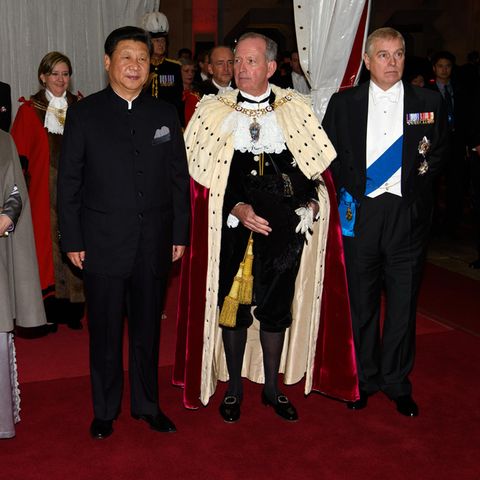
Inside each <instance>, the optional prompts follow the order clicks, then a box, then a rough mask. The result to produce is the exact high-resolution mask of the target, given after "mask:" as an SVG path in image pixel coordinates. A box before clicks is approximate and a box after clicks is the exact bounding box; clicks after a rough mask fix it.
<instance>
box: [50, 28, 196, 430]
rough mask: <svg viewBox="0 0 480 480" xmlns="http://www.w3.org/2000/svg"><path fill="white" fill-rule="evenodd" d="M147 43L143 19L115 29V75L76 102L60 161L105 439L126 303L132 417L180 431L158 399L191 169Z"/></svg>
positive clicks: (63, 207) (64, 220)
mask: <svg viewBox="0 0 480 480" xmlns="http://www.w3.org/2000/svg"><path fill="white" fill-rule="evenodd" d="M151 49H152V46H151V41H150V36H149V35H148V33H147V32H146V31H144V30H142V29H140V28H137V27H123V28H119V29H117V30H115V31H113V32H112V33H111V34H110V35H109V36H108V38H107V40H106V42H105V69H106V71H107V72H108V77H109V83H110V85H109V86H108V87H107V88H106V89H105V90H102V91H100V92H98V93H96V94H93V95H91V96H89V97H87V98H85V99H84V100H82V102H79V103H78V105H75V108H73V107H72V108H69V110H68V115H67V120H66V125H65V133H64V138H63V145H62V155H61V160H60V162H59V165H60V166H59V173H58V206H59V225H60V232H61V246H62V250H63V251H64V252H66V253H67V255H68V257H69V259H70V260H71V261H72V263H73V264H74V265H75V266H77V267H78V268H81V269H83V273H84V282H85V294H86V300H87V305H88V321H89V333H90V373H91V381H92V393H93V409H94V420H93V422H92V424H91V427H90V432H91V435H92V436H93V437H94V438H98V439H100V438H105V437H107V436H109V435H110V434H111V433H112V432H113V428H112V426H113V420H115V419H116V417H117V416H118V415H119V413H120V406H121V396H122V390H123V367H122V337H123V335H122V331H123V318H124V304H125V305H126V315H127V318H128V327H129V350H130V353H129V374H130V388H131V413H132V416H133V417H134V418H138V419H142V420H145V421H146V422H147V423H148V424H149V425H150V427H151V428H153V429H154V430H157V431H161V432H173V431H175V426H174V424H173V423H172V422H171V421H170V420H169V419H168V418H167V417H166V416H165V415H164V414H163V413H162V412H161V410H160V408H159V405H158V355H159V333H160V318H161V313H162V303H163V294H164V291H165V285H166V282H167V277H168V272H169V269H170V265H171V262H172V259H173V261H175V260H178V259H179V258H180V257H181V256H182V255H183V252H184V249H185V245H186V244H187V240H188V223H189V209H190V206H189V193H188V192H189V176H188V170H187V163H186V156H185V147H184V143H183V137H182V132H181V127H180V124H179V122H178V117H177V115H176V112H175V107H174V106H173V105H170V104H168V103H166V102H163V101H161V100H157V99H154V98H152V97H151V96H150V94H149V92H146V91H145V92H142V88H143V87H144V85H145V83H146V82H147V78H148V72H149V65H150V53H151Z"/></svg>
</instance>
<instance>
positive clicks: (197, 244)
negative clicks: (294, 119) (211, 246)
mask: <svg viewBox="0 0 480 480" xmlns="http://www.w3.org/2000/svg"><path fill="white" fill-rule="evenodd" d="M322 177H323V180H324V182H325V185H326V187H327V189H328V194H329V199H330V205H337V200H336V194H335V188H334V185H333V181H332V178H331V174H330V172H329V171H328V170H326V171H325V172H324V173H323V174H322ZM208 193H209V191H208V189H206V188H204V187H202V186H201V185H199V184H198V183H196V182H194V181H193V180H192V183H191V202H192V207H191V233H190V245H191V246H190V247H189V248H188V249H187V252H186V253H185V255H184V257H183V260H182V270H181V277H180V293H179V303H178V312H177V345H176V351H175V363H174V370H173V383H174V384H175V385H178V386H182V387H183V388H184V394H183V403H184V406H185V407H186V408H191V409H193V408H198V407H199V406H200V405H201V404H200V400H199V397H200V376H201V368H202V347H203V345H202V339H203V325H204V312H205V288H206V274H205V273H206V271H207V252H208V246H207V243H206V241H198V239H207V238H208V220H207V217H208ZM326 251H327V253H326V257H325V277H324V284H323V294H322V307H321V313H320V328H319V332H318V337H317V346H316V355H315V363H314V373H313V390H315V391H318V392H321V393H325V394H327V395H329V396H332V397H336V398H340V399H342V400H349V401H353V400H356V399H358V398H359V395H358V385H357V368H356V359H355V350H354V345H353V338H352V331H351V318H350V306H349V303H348V289H347V279H346V273H345V259H344V256H343V245H342V233H341V228H340V221H339V215H338V210H337V209H336V208H331V209H330V221H329V226H328V237H327V250H326ZM345 359H348V362H345Z"/></svg>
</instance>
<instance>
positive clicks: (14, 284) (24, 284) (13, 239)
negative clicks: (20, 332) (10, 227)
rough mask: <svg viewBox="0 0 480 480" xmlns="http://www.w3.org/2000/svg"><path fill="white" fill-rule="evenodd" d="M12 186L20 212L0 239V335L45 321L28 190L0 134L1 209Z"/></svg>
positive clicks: (8, 140) (14, 156)
mask: <svg viewBox="0 0 480 480" xmlns="http://www.w3.org/2000/svg"><path fill="white" fill-rule="evenodd" d="M14 185H17V187H18V190H19V193H20V198H21V200H22V202H21V203H22V211H21V213H20V216H19V217H18V221H16V224H15V230H14V231H13V232H11V233H10V234H9V236H7V237H0V332H9V331H12V330H13V329H14V327H15V325H18V326H20V327H37V326H40V325H43V324H45V322H46V320H45V311H44V308H43V302H42V294H41V291H40V282H39V277H38V266H37V259H36V255H35V242H34V237H33V228H32V219H31V214H30V202H29V199H28V193H27V187H26V185H25V181H24V179H23V173H22V169H21V166H20V161H19V159H18V154H17V151H16V149H15V144H14V143H13V140H12V138H11V137H10V135H8V134H7V133H4V132H3V131H0V207H2V208H3V206H4V205H5V203H7V201H8V199H9V197H10V195H11V193H12V190H13V187H14ZM13 220H14V222H15V220H16V216H15V218H13Z"/></svg>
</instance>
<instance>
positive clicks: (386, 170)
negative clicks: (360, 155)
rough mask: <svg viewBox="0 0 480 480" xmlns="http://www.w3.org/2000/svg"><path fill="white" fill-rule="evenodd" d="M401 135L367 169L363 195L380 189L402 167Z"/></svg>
mask: <svg viewBox="0 0 480 480" xmlns="http://www.w3.org/2000/svg"><path fill="white" fill-rule="evenodd" d="M402 150H403V135H401V136H400V137H399V138H398V140H397V141H396V142H395V143H393V144H392V145H391V146H390V147H388V148H387V150H385V152H383V153H382V155H380V156H379V157H378V158H377V159H376V160H375V161H374V162H373V163H372V164H371V165H370V166H369V167H368V168H367V183H366V186H365V195H369V194H370V193H372V192H374V191H375V190H376V189H377V188H378V187H381V186H382V185H383V184H384V183H385V182H386V181H387V180H388V179H389V178H390V177H391V176H392V175H393V174H394V173H395V172H396V171H397V170H398V169H399V168H400V167H401V166H402Z"/></svg>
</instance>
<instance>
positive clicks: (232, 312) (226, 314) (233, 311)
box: [218, 262, 243, 327]
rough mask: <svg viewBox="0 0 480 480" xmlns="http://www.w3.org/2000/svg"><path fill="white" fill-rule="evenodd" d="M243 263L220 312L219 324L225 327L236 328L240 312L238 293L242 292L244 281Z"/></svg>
mask: <svg viewBox="0 0 480 480" xmlns="http://www.w3.org/2000/svg"><path fill="white" fill-rule="evenodd" d="M242 273H243V262H242V263H241V264H240V266H239V267H238V272H237V274H236V275H235V278H234V279H233V283H232V288H231V289H230V292H229V294H228V295H227V296H226V297H225V300H224V301H223V306H222V310H221V312H220V318H219V319H218V323H219V324H220V325H223V326H224V327H234V326H235V325H236V324H237V311H238V304H239V302H238V293H239V291H240V285H241V283H242V281H243V279H242Z"/></svg>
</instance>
